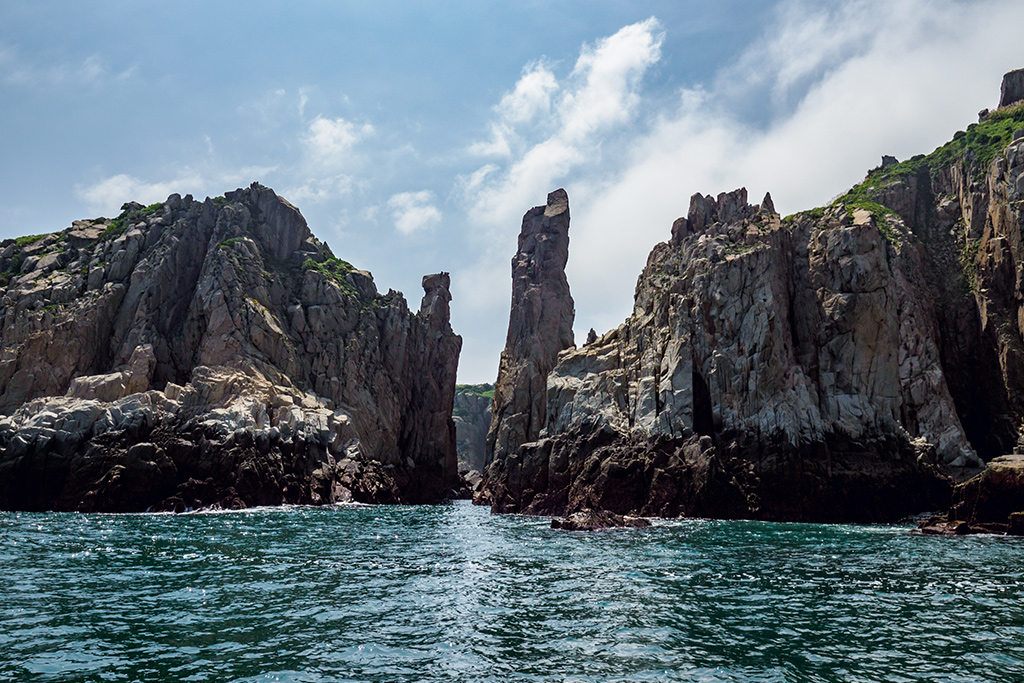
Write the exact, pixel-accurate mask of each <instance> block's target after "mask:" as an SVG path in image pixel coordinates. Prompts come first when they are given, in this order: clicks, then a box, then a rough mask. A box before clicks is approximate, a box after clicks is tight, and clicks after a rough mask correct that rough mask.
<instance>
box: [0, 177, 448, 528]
mask: <svg viewBox="0 0 1024 683" xmlns="http://www.w3.org/2000/svg"><path fill="white" fill-rule="evenodd" d="M123 208H124V210H123V213H122V214H121V215H120V216H119V217H117V218H116V219H114V220H107V219H97V220H93V221H76V222H75V223H74V225H73V226H72V227H70V228H68V229H66V230H64V231H63V232H59V233H53V234H50V235H43V236H35V237H26V238H20V239H18V240H6V241H5V242H4V243H3V248H2V251H0V271H2V275H0V283H2V285H3V286H4V288H5V291H4V294H3V299H2V302H0V317H2V319H3V329H2V332H0V353H2V355H0V412H2V413H3V414H4V415H5V416H6V417H4V418H2V419H0V508H4V509H68V510H72V509H73V510H110V511H125V510H145V509H149V508H153V509H177V510H181V509H185V508H194V507H203V506H224V507H242V506H250V505H265V504H280V503H315V504H322V503H331V502H335V501H342V500H352V499H354V500H359V501H365V502H420V501H429V500H437V499H440V498H443V497H446V496H447V494H448V492H449V491H450V490H451V489H452V488H453V487H455V486H456V485H457V472H456V452H455V429H454V425H453V423H452V421H451V410H452V404H453V400H454V391H455V370H456V366H457V363H458V354H459V350H460V348H461V339H460V338H459V337H458V336H457V335H455V334H454V333H453V332H452V330H451V327H450V325H449V315H448V314H449V310H448V302H449V300H450V298H451V296H450V294H449V291H448V287H449V278H448V275H447V274H446V273H441V274H437V275H429V276H426V277H424V278H423V286H424V290H425V294H424V297H423V301H422V304H421V306H420V311H419V312H418V313H413V312H411V311H410V310H409V309H408V306H407V305H406V302H405V300H404V298H403V297H402V295H401V293H399V292H395V291H389V292H388V293H387V294H380V293H378V291H377V289H376V287H375V285H374V282H373V280H372V278H371V276H370V274H369V273H367V272H365V271H360V270H358V269H355V268H353V267H352V266H351V265H350V264H348V263H347V262H345V261H342V260H340V259H338V258H336V257H335V256H334V255H333V254H332V253H331V251H330V249H329V248H328V247H327V246H326V245H325V244H323V243H321V242H320V241H318V240H317V239H316V238H315V237H313V235H312V234H311V233H310V231H309V229H308V227H307V225H306V222H305V220H304V219H303V218H302V216H301V214H300V213H299V211H298V210H297V209H296V208H295V207H293V206H291V205H290V204H288V202H286V201H285V200H283V199H282V198H281V197H279V196H277V195H276V194H275V193H274V192H273V191H272V190H270V189H268V188H265V187H262V186H259V185H257V184H255V183H254V184H253V185H252V186H251V187H249V188H245V189H239V190H236V191H234V192H229V193H227V194H226V195H225V196H224V197H218V198H216V199H212V200H209V199H208V200H207V201H205V202H197V201H194V200H193V199H192V198H191V196H187V197H184V198H181V197H179V196H178V195H171V196H170V197H169V198H168V199H167V201H166V202H163V203H160V204H154V205H152V206H149V207H142V206H140V205H138V204H126V205H125V206H124V207H123Z"/></svg>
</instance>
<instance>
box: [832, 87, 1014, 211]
mask: <svg viewBox="0 0 1024 683" xmlns="http://www.w3.org/2000/svg"><path fill="white" fill-rule="evenodd" d="M1020 128H1024V102H1021V103H1018V104H1016V105H1014V106H1012V107H1008V108H1006V109H1002V110H999V111H994V112H992V113H991V114H989V115H988V117H987V118H986V119H985V120H984V121H982V122H981V123H972V124H971V125H969V126H967V130H965V131H964V130H961V131H957V132H956V134H955V135H953V139H952V140H950V141H949V142H947V143H946V144H944V145H942V146H941V147H938V148H936V149H935V150H934V151H933V152H932V153H931V154H927V155H926V154H918V155H917V156H915V157H911V158H910V159H907V160H906V161H901V162H899V163H897V164H893V165H892V166H889V167H887V168H877V169H875V170H874V171H872V172H870V173H869V174H868V177H867V178H865V179H864V182H862V183H860V184H859V185H855V186H854V187H853V188H851V189H850V191H849V192H847V193H846V194H844V195H842V196H841V197H839V198H838V199H836V201H835V202H833V204H836V203H839V204H849V203H851V202H856V201H871V199H872V198H873V196H874V195H875V192H876V191H877V190H879V189H881V188H883V187H885V186H886V185H888V184H890V183H893V182H902V181H905V180H907V179H908V178H910V177H912V176H917V175H922V174H926V173H928V174H931V173H935V172H937V171H939V170H941V169H944V168H949V167H950V166H953V165H954V164H956V163H959V162H962V163H963V164H964V165H965V166H966V167H967V170H968V171H969V172H970V173H971V175H972V177H973V178H974V179H976V180H978V179H980V178H981V177H983V176H984V175H985V173H986V172H987V171H988V166H989V164H991V163H992V160H993V159H995V157H996V155H997V154H999V153H1000V152H1002V151H1003V149H1004V148H1005V147H1006V146H1007V145H1008V144H1010V141H1011V140H1012V139H1013V134H1014V132H1015V131H1017V130H1018V129H1020Z"/></svg>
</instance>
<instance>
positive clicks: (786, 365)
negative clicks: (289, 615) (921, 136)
mask: <svg viewBox="0 0 1024 683" xmlns="http://www.w3.org/2000/svg"><path fill="white" fill-rule="evenodd" d="M1006 89H1007V88H1006V86H1004V92H1005V90H1006ZM986 117H987V118H986V119H985V120H983V121H982V122H981V123H979V124H977V125H975V126H972V127H971V128H969V129H968V130H967V131H966V132H962V133H958V134H957V136H956V137H955V138H954V140H953V141H951V142H950V143H949V144H948V145H945V146H943V147H941V148H939V149H938V150H936V151H935V152H934V153H933V154H932V155H929V156H927V157H925V156H923V155H922V156H921V157H915V158H914V159H912V160H910V161H908V162H904V163H902V164H901V163H897V162H895V160H891V159H890V160H888V163H885V164H883V166H882V167H880V168H878V169H875V170H874V171H872V173H871V174H869V176H868V178H867V179H866V180H865V182H864V183H862V184H861V185H859V186H857V187H856V188H854V189H853V190H851V192H850V193H848V194H847V195H845V196H844V197H842V198H840V199H839V200H837V202H835V203H834V204H833V205H831V206H829V207H825V208H823V209H816V210H814V211H809V212H805V213H803V214H798V215H796V216H793V217H789V218H787V219H786V220H782V219H781V218H780V217H779V216H778V215H777V214H776V213H775V211H774V208H773V206H772V203H771V198H770V197H765V200H764V201H763V202H762V203H761V204H760V205H754V206H751V205H749V204H748V202H747V198H746V191H745V190H737V191H735V192H732V193H728V194H721V195H719V196H718V197H717V198H713V197H710V196H701V195H695V196H694V197H693V198H692V199H691V203H690V208H689V212H688V214H687V217H686V218H682V219H680V220H678V221H676V223H675V225H674V226H673V228H672V238H671V240H670V241H668V242H666V243H662V244H659V245H657V246H655V248H654V250H653V251H652V252H651V255H650V257H649V259H648V263H647V266H646V268H645V270H644V272H643V274H642V275H641V276H640V279H639V281H638V284H637V289H636V297H635V306H634V310H633V314H632V315H631V316H630V318H629V319H628V320H627V321H626V322H625V323H624V324H623V325H622V326H620V327H619V328H618V329H616V330H612V331H610V332H608V333H606V334H604V335H603V336H601V337H599V338H597V339H594V340H593V341H591V342H590V343H588V344H587V345H585V346H584V347H583V348H581V349H569V350H565V351H563V352H562V353H561V354H560V355H559V358H558V363H557V364H556V365H555V366H554V367H553V369H552V371H551V372H550V374H549V377H548V380H547V406H546V408H547V411H546V414H545V417H544V420H543V422H544V427H543V431H542V432H540V435H539V438H538V439H536V440H534V441H532V442H525V443H524V445H522V446H521V447H519V448H514V449H508V450H505V451H504V452H501V453H496V456H497V457H496V458H495V463H494V464H493V465H492V466H491V467H490V469H489V470H488V472H487V481H486V485H485V487H484V489H483V492H482V493H481V494H480V495H479V496H478V497H477V501H478V502H481V503H488V504H491V505H492V507H493V509H494V510H495V511H502V512H508V511H526V512H534V513H555V514H563V513H565V512H566V511H572V510H576V509H582V508H586V507H595V508H605V509H608V510H611V511H614V512H617V513H620V514H625V513H634V514H636V513H639V514H643V515H663V516H675V515H679V514H685V515H699V516H714V517H755V518H766V519H783V520H816V521H843V520H856V521H871V520H885V519H895V518H898V517H900V516H902V515H905V514H909V513H912V512H919V511H922V510H928V509H938V508H944V507H946V506H947V505H948V503H949V494H950V489H951V485H952V480H951V479H949V478H948V476H949V475H952V476H953V477H956V478H960V479H963V478H966V477H967V476H969V475H970V474H973V473H974V472H977V471H978V470H979V468H980V467H981V466H982V464H983V462H982V460H983V459H984V460H987V459H989V458H992V457H994V456H995V455H998V454H1000V453H1006V452H1008V450H1009V449H1011V448H1012V447H1013V444H1014V443H1015V442H1016V440H1017V430H1018V428H1019V425H1020V424H1021V423H1022V420H1021V418H1022V417H1024V413H1022V410H1021V406H1022V403H1021V398H1022V397H1021V390H1022V388H1024V354H1022V350H1024V342H1022V338H1024V335H1022V332H1024V305H1022V304H1021V302H1022V301H1024V276H1022V275H1021V272H1024V270H1022V266H1020V265H1018V264H1024V253H1022V252H1021V249H1022V248H1024V247H1022V244H1021V237H1020V235H1021V228H1022V226H1024V221H1022V217H1021V215H1020V206H1019V205H1020V204H1021V201H1020V200H1021V199H1022V193H1024V180H1022V178H1024V166H1022V164H1024V139H1022V138H1021V135H1024V134H1022V133H1020V131H1019V129H1020V128H1021V127H1022V126H1024V109H1022V108H1021V107H1020V105H1013V106H1011V107H1009V108H1003V109H1000V110H997V111H996V112H992V113H991V114H986ZM1015 130H1016V131H1017V132H1016V133H1014V131H1015ZM1015 136H1016V139H1014V137H1015ZM513 317H515V315H514V314H513ZM496 419H497V418H496Z"/></svg>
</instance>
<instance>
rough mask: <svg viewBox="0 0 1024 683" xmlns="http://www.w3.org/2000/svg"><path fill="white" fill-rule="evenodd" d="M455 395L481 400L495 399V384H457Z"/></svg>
mask: <svg viewBox="0 0 1024 683" xmlns="http://www.w3.org/2000/svg"><path fill="white" fill-rule="evenodd" d="M455 393H457V394H469V395H470V396H480V397H481V398H494V385H493V384H456V385H455Z"/></svg>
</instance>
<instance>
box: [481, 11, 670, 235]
mask: <svg viewBox="0 0 1024 683" xmlns="http://www.w3.org/2000/svg"><path fill="white" fill-rule="evenodd" d="M659 31H660V26H659V24H658V22H657V20H656V19H654V18H651V19H648V20H646V21H643V22H640V23H637V24H633V25H630V26H626V27H624V28H622V29H621V30H619V31H618V32H616V33H615V34H614V35H612V36H609V37H607V38H604V39H602V40H600V41H598V42H597V43H596V44H594V45H584V46H583V47H582V49H581V51H580V56H579V58H578V59H577V61H576V65H575V67H574V68H573V71H572V73H571V74H570V75H569V77H568V79H567V81H566V82H565V83H563V84H561V85H560V84H559V83H558V82H557V80H556V79H555V76H554V74H553V73H552V72H551V71H550V69H548V67H547V66H546V65H545V64H544V63H543V62H537V63H534V64H530V65H527V67H526V69H524V74H523V76H522V77H521V78H520V79H519V81H518V82H517V84H516V86H515V88H514V89H513V90H512V91H511V92H509V93H507V94H505V95H504V96H503V97H502V100H501V102H500V103H499V105H498V106H497V107H496V108H495V109H496V112H497V113H498V121H496V122H493V123H492V125H491V140H489V141H487V142H484V143H477V144H476V145H474V146H473V147H472V148H471V151H473V152H476V153H481V154H489V155H492V156H506V157H509V159H508V162H507V165H506V166H505V167H504V168H502V169H500V170H499V171H498V172H493V171H491V170H488V171H487V173H486V174H484V175H486V176H487V177H488V178H489V179H488V182H486V183H483V182H481V183H478V185H477V187H478V188H479V189H478V190H477V192H476V196H475V197H473V198H472V206H473V208H472V217H473V219H474V220H477V221H480V222H482V223H484V224H486V225H487V226H490V227H491V228H499V229H506V230H507V228H508V226H510V225H515V224H516V217H517V216H518V215H521V214H522V212H523V207H524V206H525V207H529V206H531V205H532V204H533V203H536V202H537V201H538V198H543V197H544V196H545V195H546V193H547V191H548V190H550V189H554V185H555V184H557V183H559V182H560V181H561V180H562V179H564V178H566V177H567V176H568V174H569V173H570V171H572V170H573V169H574V168H576V167H577V166H579V165H580V164H581V163H582V162H583V161H585V160H587V161H596V160H597V158H599V157H600V149H601V143H602V136H603V135H604V134H606V133H608V132H609V131H612V130H614V129H615V128H616V127H621V126H622V125H623V124H625V123H627V122H628V121H629V120H630V119H631V117H632V116H633V114H634V112H635V110H636V106H637V104H638V103H639V101H640V98H639V88H640V83H641V79H642V77H643V75H644V73H645V72H646V71H647V69H648V68H649V67H650V66H651V65H652V64H654V63H655V62H657V61H658V59H659V58H660V54H661V43H662V40H663V36H662V35H661V34H660V32H659ZM556 93H560V97H558V98H554V96H555V94H556ZM522 141H525V142H522ZM489 168H490V167H489V166H485V167H484V168H482V169H480V171H483V170H484V169H489ZM480 171H478V173H480Z"/></svg>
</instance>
